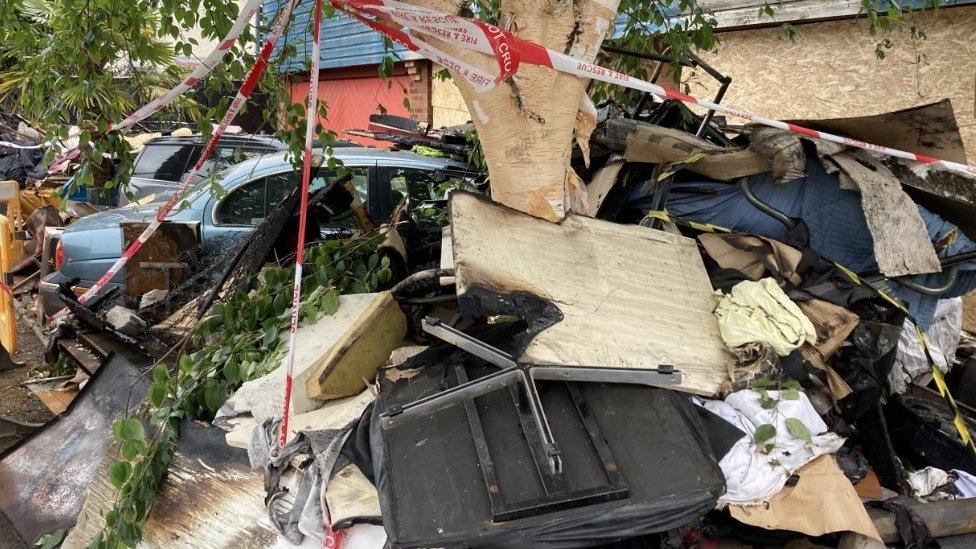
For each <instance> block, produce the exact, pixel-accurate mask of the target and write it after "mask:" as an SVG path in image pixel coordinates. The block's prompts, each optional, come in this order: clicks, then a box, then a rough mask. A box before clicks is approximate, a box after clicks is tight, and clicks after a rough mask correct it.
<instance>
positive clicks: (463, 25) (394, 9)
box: [330, 0, 976, 175]
mask: <svg viewBox="0 0 976 549" xmlns="http://www.w3.org/2000/svg"><path fill="white" fill-rule="evenodd" d="M330 1H331V2H332V5H333V6H335V7H337V8H339V9H342V10H343V11H345V12H346V13H350V14H352V15H353V16H354V17H356V18H357V19H359V20H360V21H363V22H364V23H365V22H366V20H367V19H368V18H367V17H365V15H366V14H369V15H376V16H380V17H385V18H387V19H389V20H391V21H393V22H394V23H396V24H399V25H401V26H403V27H406V28H408V29H410V30H411V31H416V32H419V33H421V34H425V35H427V36H431V37H434V38H438V39H440V40H443V41H445V42H448V43H450V44H452V45H454V46H457V47H459V48H462V49H467V50H472V51H476V52H479V53H484V54H488V55H494V56H495V57H496V58H497V59H498V61H499V64H500V65H502V64H503V59H502V57H501V56H500V53H499V50H498V48H496V47H494V44H496V42H497V43H504V44H506V46H507V48H508V52H511V53H512V54H513V55H514V57H515V60H516V61H515V65H516V69H517V65H518V62H525V63H529V64H532V65H539V66H543V67H548V68H551V69H554V70H557V71H559V72H563V73H567V74H572V75H574V76H578V77H580V78H589V79H593V80H599V81H601V82H607V83H609V84H617V85H620V86H623V87H626V88H631V89H636V90H640V91H644V92H648V93H652V94H654V95H656V96H658V97H660V98H667V99H676V100H678V101H682V102H684V103H688V104H692V105H698V106H701V107H704V108H706V109H710V110H714V111H715V112H719V113H723V114H727V115H729V116H733V117H735V118H740V119H743V120H748V121H750V122H755V123H757V124H761V125H764V126H769V127H772V128H778V129H781V130H785V131H788V132H791V133H795V134H798V135H802V136H804V137H809V138H815V139H822V140H824V141H830V142H833V143H839V144H841V145H846V146H849V147H855V148H859V149H865V150H868V151H872V152H875V153H879V154H883V155H886V156H892V157H895V158H903V159H907V160H912V161H915V162H920V163H922V164H934V165H939V166H942V167H944V168H948V169H950V170H954V171H960V172H964V173H967V174H970V175H976V166H974V165H967V164H962V163H959V162H950V161H948V160H942V159H938V158H934V157H931V156H926V155H922V154H917V153H913V152H908V151H903V150H901V149H895V148H892V147H884V146H881V145H875V144H873V143H868V142H866V141H860V140H857V139H851V138H849V137H843V136H840V135H835V134H832V133H828V132H822V131H818V130H814V129H810V128H806V127H804V126H799V125H797V124H790V123H788V122H783V121H780V120H773V119H770V118H765V117H762V116H759V115H757V114H754V113H752V112H749V111H746V110H742V109H736V108H734V107H726V106H724V105H719V104H718V103H713V102H712V101H708V100H706V99H700V98H698V97H695V96H692V95H688V94H684V93H681V92H679V91H676V90H672V89H669V88H666V87H663V86H659V85H657V84H654V83H651V82H648V81H646V80H641V79H639V78H634V77H631V76H629V75H627V74H624V73H621V72H617V71H615V70H611V69H607V68H605V67H601V66H600V65H597V64H595V63H590V62H587V61H583V60H580V59H576V58H574V57H572V56H569V55H566V54H564V53H561V52H558V51H555V50H552V49H549V48H546V47H544V46H541V45H539V44H536V43H534V42H530V41H528V40H522V39H520V38H517V37H515V36H514V35H512V34H511V33H509V32H507V31H502V30H498V29H495V30H497V31H498V32H499V33H500V34H501V35H503V36H505V38H507V40H504V41H501V40H500V39H498V38H496V37H495V36H493V35H491V34H490V33H489V31H488V30H487V27H488V26H487V25H483V24H482V25H483V26H479V25H478V23H479V22H476V21H474V20H471V19H467V18H464V17H460V16H455V15H449V14H446V13H443V12H439V11H435V10H431V9H427V8H420V7H417V6H412V5H409V4H404V3H402V2H398V1H396V0H330ZM367 24H369V26H370V27H372V28H374V29H375V30H377V31H378V32H380V33H383V34H385V35H387V36H389V37H390V38H392V39H396V36H397V35H400V34H405V33H403V31H400V30H397V29H394V28H392V27H390V26H388V25H383V24H379V23H376V22H372V23H367ZM492 28H493V29H494V27H492ZM474 29H477V30H474ZM414 51H417V52H418V53H422V52H421V51H419V50H414ZM506 53H507V52H506ZM447 67H448V69H449V70H452V71H455V72H456V69H455V68H454V67H452V66H450V65H447ZM460 68H461V69H462V70H466V71H471V70H477V69H476V68H475V67H473V66H472V65H470V64H468V63H464V62H462V63H461V65H460ZM503 72H504V71H503Z"/></svg>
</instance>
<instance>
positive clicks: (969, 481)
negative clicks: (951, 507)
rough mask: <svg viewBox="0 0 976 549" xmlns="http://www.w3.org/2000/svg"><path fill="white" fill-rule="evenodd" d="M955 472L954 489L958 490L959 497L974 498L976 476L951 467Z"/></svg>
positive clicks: (975, 496)
mask: <svg viewBox="0 0 976 549" xmlns="http://www.w3.org/2000/svg"><path fill="white" fill-rule="evenodd" d="M952 472H953V473H955V474H956V490H958V491H959V494H960V495H959V499H968V498H976V477H974V476H973V475H970V474H969V473H967V472H966V471H960V470H959V469H953V470H952Z"/></svg>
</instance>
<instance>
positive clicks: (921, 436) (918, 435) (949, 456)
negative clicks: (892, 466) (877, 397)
mask: <svg viewBox="0 0 976 549" xmlns="http://www.w3.org/2000/svg"><path fill="white" fill-rule="evenodd" d="M936 398H938V397H936ZM885 415H886V419H887V422H888V429H889V431H890V432H891V440H892V442H893V443H894V445H895V450H896V451H897V452H898V455H899V456H901V457H902V459H906V460H908V462H909V463H911V464H912V465H914V466H915V467H917V468H919V469H921V468H923V467H927V466H932V467H938V468H939V469H944V470H947V471H948V470H950V469H961V470H963V471H966V472H967V473H969V474H972V475H976V457H974V456H973V453H972V452H971V451H970V450H969V448H968V447H967V446H966V445H965V444H963V442H962V441H961V440H960V439H959V435H958V434H957V432H956V428H955V426H954V425H953V423H952V418H953V414H952V411H950V410H949V408H948V407H947V406H946V405H945V403H944V402H941V401H940V400H936V399H933V398H926V397H924V396H918V395H912V394H904V395H896V396H894V397H893V398H892V399H891V400H890V401H889V402H888V405H887V406H885ZM965 421H966V424H967V426H968V427H969V431H970V432H976V420H973V419H972V418H968V417H967V418H965Z"/></svg>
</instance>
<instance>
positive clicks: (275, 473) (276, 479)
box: [247, 418, 355, 545]
mask: <svg viewBox="0 0 976 549" xmlns="http://www.w3.org/2000/svg"><path fill="white" fill-rule="evenodd" d="M354 425H355V422H351V423H350V424H348V425H347V426H345V427H344V428H342V429H324V430H319V431H302V432H300V433H299V434H298V436H296V437H295V438H293V439H292V440H290V441H289V442H288V443H287V444H285V446H284V448H280V449H279V448H278V430H279V428H280V426H281V420H280V419H270V418H269V419H265V420H264V421H263V422H262V423H261V425H259V426H257V427H255V428H254V430H253V431H252V432H251V440H250V442H249V443H248V447H247V457H248V460H249V461H250V462H251V468H252V469H263V470H264V489H265V494H266V496H265V505H266V506H267V508H268V518H269V520H270V521H271V524H273V525H274V527H275V529H277V530H278V532H279V533H281V535H282V536H284V538H285V539H287V540H288V541H289V542H291V543H293V544H295V545H298V544H301V543H302V541H304V539H305V536H308V537H310V538H312V539H314V540H316V541H318V542H322V541H324V540H325V537H326V535H327V533H328V532H327V531H326V527H325V524H326V521H328V520H329V508H328V504H327V503H326V499H325V492H326V489H327V488H328V486H329V480H330V479H331V478H332V475H333V473H334V472H336V471H338V470H339V469H341V467H337V466H336V465H337V463H338V462H339V461H340V457H341V454H340V453H341V451H342V446H343V445H344V444H345V443H346V440H347V439H348V438H349V435H350V434H351V433H352V427H353V426H354ZM299 455H306V456H309V458H311V459H309V460H306V461H305V462H304V463H302V464H301V465H300V466H298V469H297V474H298V475H299V481H298V488H297V490H296V492H295V498H294V503H292V504H291V506H290V508H288V509H282V507H287V505H285V504H284V501H283V498H285V496H287V495H288V489H287V488H285V487H284V486H282V485H281V476H282V473H284V472H285V470H286V469H288V468H289V466H291V465H292V464H293V463H294V461H293V459H294V458H295V457H296V456H299ZM279 500H282V503H281V504H279Z"/></svg>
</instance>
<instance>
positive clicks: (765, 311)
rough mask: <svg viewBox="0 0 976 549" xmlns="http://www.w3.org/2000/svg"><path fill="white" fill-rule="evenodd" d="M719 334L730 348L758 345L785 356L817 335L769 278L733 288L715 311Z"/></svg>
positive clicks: (813, 339) (793, 304) (743, 282)
mask: <svg viewBox="0 0 976 549" xmlns="http://www.w3.org/2000/svg"><path fill="white" fill-rule="evenodd" d="M715 315H716V316H718V327H719V332H720V333H721V335H722V340H723V341H724V342H725V344H726V345H727V346H729V347H738V346H740V345H745V344H746V343H752V342H755V341H761V342H764V343H768V344H769V345H770V346H771V347H772V348H773V350H775V351H776V354H778V355H779V356H786V355H788V354H790V353H791V352H792V351H793V350H794V349H796V348H798V347H800V346H801V345H803V343H804V342H807V341H809V342H810V343H814V342H816V341H817V331H816V329H814V327H813V323H812V322H810V319H809V318H807V317H806V315H804V314H803V311H801V310H800V308H799V307H797V305H796V303H793V301H791V300H790V298H789V297H787V296H786V294H785V293H783V290H782V289H780V287H779V286H778V285H776V281H775V280H773V279H772V278H764V279H762V280H759V281H758V282H753V281H751V280H744V281H742V282H740V283H738V284H736V285H735V286H733V287H732V291H731V292H730V293H729V294H728V295H725V296H723V297H722V300H721V301H720V302H719V304H718V307H716V308H715Z"/></svg>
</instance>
